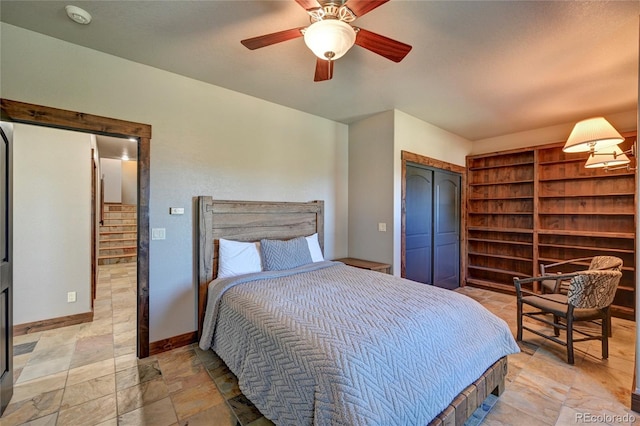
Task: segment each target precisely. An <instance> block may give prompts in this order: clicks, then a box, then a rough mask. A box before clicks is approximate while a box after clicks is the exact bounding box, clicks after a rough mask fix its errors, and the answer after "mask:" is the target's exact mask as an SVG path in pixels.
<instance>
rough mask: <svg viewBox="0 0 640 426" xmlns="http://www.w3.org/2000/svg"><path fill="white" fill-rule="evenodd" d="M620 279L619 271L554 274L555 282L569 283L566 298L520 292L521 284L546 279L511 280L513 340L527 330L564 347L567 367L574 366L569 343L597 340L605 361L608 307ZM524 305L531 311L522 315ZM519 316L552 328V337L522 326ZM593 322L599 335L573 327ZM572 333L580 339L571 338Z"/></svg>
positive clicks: (606, 353) (609, 313) (520, 337)
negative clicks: (562, 333)
mask: <svg viewBox="0 0 640 426" xmlns="http://www.w3.org/2000/svg"><path fill="white" fill-rule="evenodd" d="M621 276H622V272H620V271H598V270H588V271H581V272H576V273H573V274H562V275H558V276H557V277H556V278H557V279H561V280H569V289H568V292H567V294H566V295H564V294H561V293H554V294H536V293H532V292H529V291H526V290H523V289H522V285H523V284H528V283H533V282H535V281H542V280H544V279H546V277H543V276H539V277H533V278H525V279H519V278H517V277H515V278H514V279H513V282H514V284H515V286H516V296H517V316H518V318H517V320H518V332H517V336H516V340H518V341H522V330H527V331H530V332H531V333H534V334H537V335H538V336H541V337H544V338H545V339H549V340H551V341H553V342H556V343H559V344H561V345H563V346H566V347H567V362H568V363H569V364H573V363H574V353H573V344H574V343H575V342H583V341H587V340H600V341H601V342H602V358H603V359H607V358H608V357H609V327H610V324H611V322H610V319H611V310H610V306H611V304H612V303H613V299H614V297H615V294H616V290H617V288H618V283H619V282H620V277H621ZM524 305H528V306H530V307H532V308H535V310H533V311H527V312H525V311H524V309H523V308H524ZM549 314H551V315H553V322H551V321H549V319H548V315H549ZM523 317H527V318H531V319H532V320H535V321H538V322H541V323H544V324H547V325H549V326H551V327H553V335H550V334H545V333H543V331H541V330H535V329H533V328H530V327H527V326H525V325H524V324H523V321H522V319H523ZM545 317H546V318H545ZM594 320H599V322H600V327H601V333H599V334H597V335H596V334H592V333H590V332H588V331H587V330H582V329H580V330H579V329H576V328H575V327H574V325H575V323H577V322H580V321H594ZM560 330H564V331H565V332H566V339H565V340H561V339H560V337H559V336H560ZM574 333H577V334H580V335H582V336H584V337H581V338H579V339H575V338H574Z"/></svg>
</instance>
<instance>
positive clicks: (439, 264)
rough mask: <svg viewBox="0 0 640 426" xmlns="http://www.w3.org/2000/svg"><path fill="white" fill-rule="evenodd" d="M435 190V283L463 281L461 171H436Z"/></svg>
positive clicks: (452, 284) (449, 284)
mask: <svg viewBox="0 0 640 426" xmlns="http://www.w3.org/2000/svg"><path fill="white" fill-rule="evenodd" d="M434 188H435V190H434V194H433V211H434V220H433V228H434V229H433V283H434V284H435V285H437V286H438V287H444V288H449V289H453V288H456V287H458V286H459V285H460V175H457V174H453V173H446V172H440V171H436V172H435V173H434Z"/></svg>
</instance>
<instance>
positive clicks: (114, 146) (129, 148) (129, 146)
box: [96, 135, 138, 160]
mask: <svg viewBox="0 0 640 426" xmlns="http://www.w3.org/2000/svg"><path fill="white" fill-rule="evenodd" d="M96 143H97V144H98V153H99V155H100V158H114V159H118V160H137V159H138V141H137V140H135V141H132V140H130V139H124V138H115V137H113V136H102V135H96Z"/></svg>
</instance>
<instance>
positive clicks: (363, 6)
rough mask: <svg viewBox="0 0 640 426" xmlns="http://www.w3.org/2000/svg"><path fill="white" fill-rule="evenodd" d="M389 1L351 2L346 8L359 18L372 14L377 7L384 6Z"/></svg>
mask: <svg viewBox="0 0 640 426" xmlns="http://www.w3.org/2000/svg"><path fill="white" fill-rule="evenodd" d="M388 1H389V0H349V1H348V2H347V3H346V4H345V6H346V7H348V8H349V9H350V10H351V11H352V12H353V13H354V14H355V15H356V17H358V18H359V17H361V16H362V15H364V14H365V13H369V12H371V11H372V10H373V9H375V8H376V7H378V6H382V5H383V4H385V3H386V2H388Z"/></svg>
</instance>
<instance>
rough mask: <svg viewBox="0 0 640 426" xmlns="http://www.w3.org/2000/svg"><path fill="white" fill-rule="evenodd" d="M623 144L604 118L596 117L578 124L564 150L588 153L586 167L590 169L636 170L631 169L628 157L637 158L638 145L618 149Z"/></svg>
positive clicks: (621, 138) (619, 136) (622, 140)
mask: <svg viewBox="0 0 640 426" xmlns="http://www.w3.org/2000/svg"><path fill="white" fill-rule="evenodd" d="M622 142H624V138H623V137H622V135H620V133H618V131H617V130H616V129H615V128H614V127H613V126H612V125H611V124H610V123H609V122H608V121H607V120H606V119H605V118H604V117H594V118H588V119H586V120H582V121H579V122H578V123H576V125H575V126H574V127H573V130H572V131H571V134H570V135H569V139H567V142H566V143H565V144H564V148H562V150H563V151H564V152H588V153H589V158H588V159H587V162H586V163H585V165H584V166H585V167H586V168H588V169H595V168H604V169H605V171H610V170H620V169H627V170H628V171H630V170H635V168H634V169H631V167H629V164H630V163H631V160H629V157H628V156H627V155H632V156H636V143H635V142H634V143H633V146H632V147H631V148H630V149H628V150H626V151H622V149H621V148H620V147H618V144H620V143H622Z"/></svg>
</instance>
